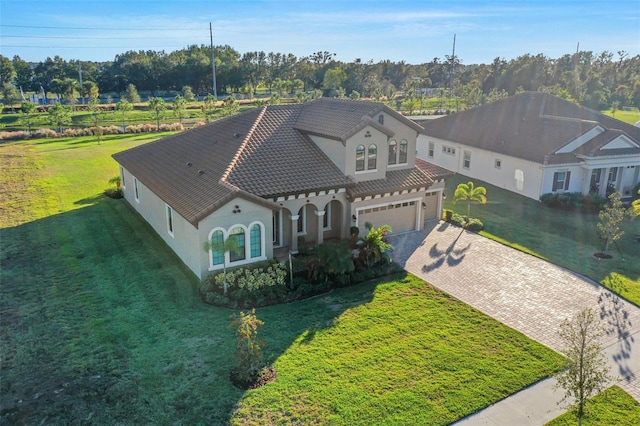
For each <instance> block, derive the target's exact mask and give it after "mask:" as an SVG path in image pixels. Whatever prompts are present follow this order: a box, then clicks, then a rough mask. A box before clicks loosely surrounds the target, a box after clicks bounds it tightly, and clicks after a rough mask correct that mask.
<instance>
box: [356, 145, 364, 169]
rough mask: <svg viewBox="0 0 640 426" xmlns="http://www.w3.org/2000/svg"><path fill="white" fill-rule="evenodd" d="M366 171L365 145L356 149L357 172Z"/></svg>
mask: <svg viewBox="0 0 640 426" xmlns="http://www.w3.org/2000/svg"><path fill="white" fill-rule="evenodd" d="M363 170H364V145H358V147H357V148H356V172H361V171H363Z"/></svg>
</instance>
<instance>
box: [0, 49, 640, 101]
mask: <svg viewBox="0 0 640 426" xmlns="http://www.w3.org/2000/svg"><path fill="white" fill-rule="evenodd" d="M214 53H215V60H216V64H215V65H216V84H217V91H218V93H232V92H241V93H247V94H248V95H252V94H253V93H255V91H256V90H257V88H258V86H261V87H266V88H268V89H269V90H270V91H272V92H277V93H278V94H279V95H281V96H282V95H285V94H287V93H290V94H293V93H295V92H296V91H317V90H323V91H324V92H325V94H327V95H329V94H336V93H338V94H343V95H346V96H349V95H352V94H354V92H357V95H358V96H363V97H374V98H382V97H391V96H392V95H393V94H394V93H396V92H397V91H405V92H406V93H416V92H417V91H419V89H422V88H436V89H440V90H447V91H449V95H450V96H451V95H453V96H456V97H460V98H464V99H465V100H466V104H468V105H476V104H481V103H484V102H485V101H487V99H490V98H491V97H495V96H506V95H512V94H514V93H516V92H518V91H522V90H538V91H547V92H550V93H554V94H556V95H558V96H561V97H564V98H567V99H571V100H574V101H576V102H578V103H580V104H583V105H586V106H589V107H592V108H595V109H603V108H607V107H610V106H612V105H614V104H615V105H619V106H640V55H637V56H634V57H630V56H629V55H628V54H627V53H626V52H624V51H619V52H617V53H615V54H614V53H611V52H607V51H605V52H602V53H598V54H596V53H593V52H590V51H579V52H576V53H575V54H566V55H564V56H562V57H560V58H556V59H552V58H549V57H547V56H545V55H542V54H538V55H531V54H524V55H522V56H519V57H517V58H515V59H512V60H510V61H506V60H504V59H502V58H495V59H494V60H493V62H492V63H490V64H471V65H464V64H463V63H462V61H461V60H460V59H459V58H458V57H452V56H449V55H445V57H444V58H442V59H441V58H439V57H435V58H433V59H432V60H431V61H429V62H425V63H423V64H417V65H413V64H408V63H406V62H405V61H399V62H392V61H389V60H384V61H380V62H377V63H374V62H373V61H363V60H362V59H359V58H358V59H355V60H354V61H353V62H341V61H337V60H335V54H333V53H330V52H327V51H318V52H314V53H312V54H310V55H308V56H305V57H301V58H298V57H296V56H295V55H293V54H290V53H288V54H287V53H274V52H269V53H265V52H258V51H255V52H245V53H243V54H240V53H239V52H238V51H236V50H235V49H234V48H232V47H231V46H228V45H225V46H216V47H215V52H214ZM0 61H1V68H0V76H1V79H2V84H3V87H7V89H11V88H10V87H8V86H6V85H7V84H10V85H13V86H14V87H22V88H23V90H24V91H36V92H39V91H40V90H41V87H42V88H43V89H44V90H45V91H47V92H53V93H58V94H60V95H61V96H62V97H63V98H64V97H72V96H75V95H84V92H89V91H90V90H91V88H92V87H94V86H96V87H97V88H99V91H100V92H101V93H124V91H125V90H126V88H127V86H128V85H129V84H133V85H134V86H135V87H136V88H137V89H138V90H139V91H143V92H148V93H149V94H150V95H152V96H158V95H161V94H162V92H165V91H179V90H180V89H181V88H182V87H184V86H190V87H191V88H192V89H193V90H194V92H195V93H196V94H199V95H206V94H207V93H211V92H213V90H212V67H211V48H210V47H209V46H205V45H200V46H198V45H192V46H188V47H186V48H184V49H181V50H176V51H173V52H170V53H166V52H164V51H153V50H147V51H142V50H141V51H128V52H124V53H122V54H119V55H116V57H115V58H114V60H113V61H109V62H90V61H78V60H69V61H67V60H65V59H63V58H61V57H60V56H55V57H53V58H47V59H46V60H44V61H42V62H38V63H29V62H26V61H24V60H23V59H21V58H20V57H19V56H14V57H13V58H12V59H9V58H7V57H4V56H1V55H0ZM80 70H81V72H82V78H83V85H82V87H81V86H80V84H79V72H80ZM93 90H94V93H95V90H97V89H96V88H95V87H94V88H93ZM87 96H88V95H87ZM5 103H6V102H5Z"/></svg>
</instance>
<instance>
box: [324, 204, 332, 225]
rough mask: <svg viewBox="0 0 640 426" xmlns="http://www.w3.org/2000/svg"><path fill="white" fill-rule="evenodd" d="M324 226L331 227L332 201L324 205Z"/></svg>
mask: <svg viewBox="0 0 640 426" xmlns="http://www.w3.org/2000/svg"><path fill="white" fill-rule="evenodd" d="M322 227H323V228H324V229H331V203H328V204H327V205H326V206H324V216H322Z"/></svg>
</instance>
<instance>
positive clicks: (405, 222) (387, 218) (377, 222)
mask: <svg viewBox="0 0 640 426" xmlns="http://www.w3.org/2000/svg"><path fill="white" fill-rule="evenodd" d="M366 222H370V223H371V225H373V227H374V228H378V227H380V226H382V225H389V226H391V229H392V230H393V233H394V234H398V233H400V232H406V231H413V230H415V229H416V202H415V201H405V202H403V203H393V204H388V205H386V206H378V207H372V208H367V209H364V210H360V211H358V224H359V225H360V228H364V224H365V223H366Z"/></svg>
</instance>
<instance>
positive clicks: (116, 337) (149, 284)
mask: <svg viewBox="0 0 640 426" xmlns="http://www.w3.org/2000/svg"><path fill="white" fill-rule="evenodd" d="M78 203H81V204H83V203H86V204H87V205H89V204H92V205H89V206H88V207H85V208H81V209H77V210H73V211H70V212H67V213H63V214H58V215H55V216H50V217H47V218H45V219H41V220H37V221H33V222H29V223H25V224H22V225H19V226H16V227H11V228H5V229H2V230H0V237H1V238H0V241H1V242H2V247H1V248H2V251H1V256H0V261H1V263H2V270H1V271H0V274H1V275H0V277H1V281H2V283H3V285H2V286H1V287H0V298H1V300H2V304H1V306H0V311H1V312H0V318H1V319H2V325H3V327H2V328H3V330H2V332H3V333H2V343H3V352H4V353H5V354H6V356H3V357H2V365H1V367H2V380H1V381H0V423H5V422H6V423H8V424H40V423H43V422H44V423H47V422H52V423H60V424H67V423H69V424H70V423H79V422H82V421H83V419H91V422H92V423H96V424H100V423H101V424H113V423H123V424H170V423H174V422H175V421H176V419H180V422H183V423H185V424H196V423H204V424H228V423H229V422H230V419H231V417H232V415H233V412H234V409H235V408H236V407H237V405H238V403H239V402H240V401H241V400H242V398H243V395H244V392H243V391H241V390H238V389H236V388H235V387H234V386H233V385H232V384H231V383H230V381H229V379H228V377H229V372H230V371H231V369H232V368H233V366H234V363H235V361H234V352H235V337H234V335H233V330H231V329H230V328H229V324H230V322H231V321H232V319H231V315H232V314H234V313H235V312H234V311H231V310H228V309H222V308H216V307H212V306H209V305H206V304H204V303H203V302H202V301H201V300H200V299H199V296H198V291H197V285H198V280H197V279H196V278H195V276H194V275H193V274H192V273H191V271H189V270H188V269H187V268H186V267H185V266H184V265H183V264H182V262H181V261H180V260H179V259H178V258H177V256H176V255H175V254H174V253H173V252H172V251H171V250H170V249H169V248H168V247H167V246H166V244H165V243H164V241H163V240H162V239H161V238H160V237H159V236H158V235H157V234H156V233H155V232H154V231H153V230H152V229H151V227H150V226H149V225H148V224H147V223H146V222H144V221H143V220H142V218H141V217H140V216H139V215H138V214H137V213H135V211H133V209H132V208H131V207H129V206H128V205H127V204H126V202H125V201H124V200H112V199H108V198H104V197H101V196H95V197H88V198H87V199H83V200H79V201H78ZM176 237H178V236H177V235H176ZM375 287H376V284H375V283H373V284H372V283H367V284H363V285H359V286H355V287H352V288H350V289H349V291H340V290H339V291H335V292H331V293H328V294H325V295H321V296H318V297H315V298H312V299H308V300H304V301H300V302H295V303H291V304H287V305H280V306H271V307H268V308H261V309H259V310H258V312H257V315H258V317H259V318H260V319H262V320H263V321H265V326H264V327H262V328H261V330H260V333H261V334H260V337H261V338H262V339H264V340H265V341H266V342H267V346H266V348H265V356H266V359H267V360H268V361H273V360H275V359H277V358H278V357H279V356H280V355H281V354H283V353H284V352H285V351H286V350H287V349H288V348H289V347H290V346H291V344H292V342H294V341H295V340H297V339H298V338H299V337H300V336H302V335H304V336H305V337H304V338H305V339H307V340H308V341H310V340H311V339H313V338H314V336H315V335H316V334H317V333H318V332H320V331H321V330H322V329H325V328H328V327H332V326H333V325H334V322H335V319H336V318H338V317H339V316H340V315H342V314H343V313H344V312H345V311H346V310H348V309H350V308H352V307H354V306H358V305H360V304H362V303H367V302H368V301H370V300H371V299H372V297H373V292H374V291H375Z"/></svg>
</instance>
